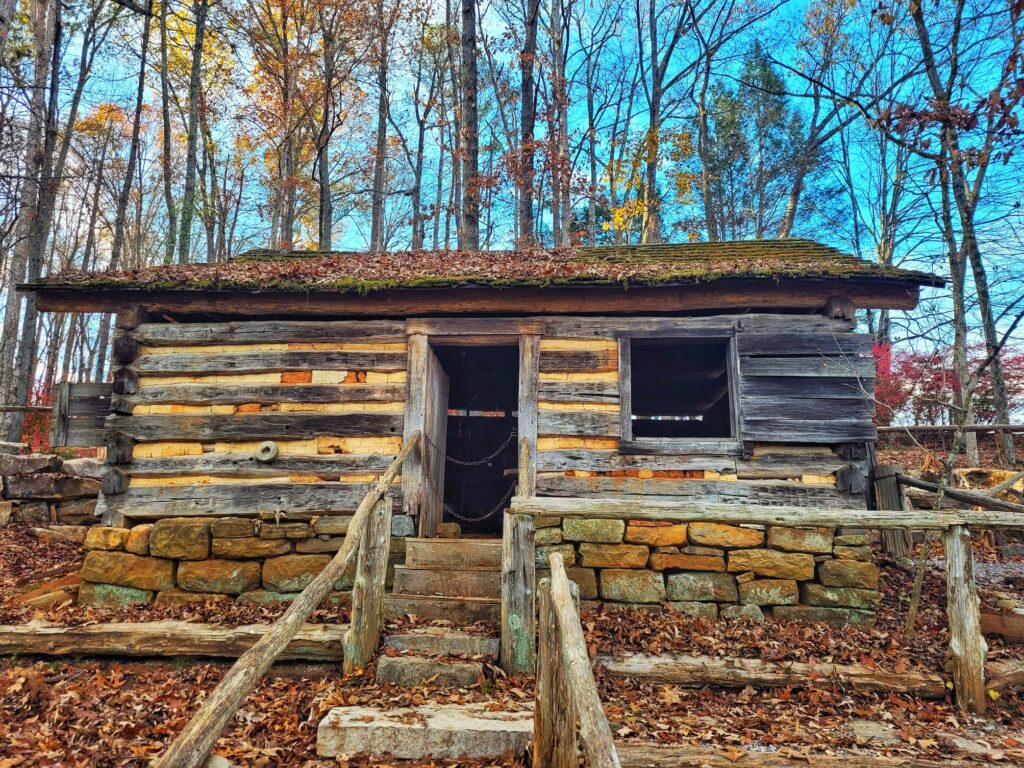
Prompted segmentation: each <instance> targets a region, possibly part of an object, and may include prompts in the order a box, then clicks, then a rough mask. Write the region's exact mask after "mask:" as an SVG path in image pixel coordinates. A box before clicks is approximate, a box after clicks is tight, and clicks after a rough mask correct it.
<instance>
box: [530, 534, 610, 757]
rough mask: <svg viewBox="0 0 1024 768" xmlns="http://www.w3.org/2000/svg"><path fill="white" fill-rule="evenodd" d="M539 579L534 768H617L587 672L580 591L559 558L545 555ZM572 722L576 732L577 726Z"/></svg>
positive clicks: (599, 704)
mask: <svg viewBox="0 0 1024 768" xmlns="http://www.w3.org/2000/svg"><path fill="white" fill-rule="evenodd" d="M550 562H551V577H550V578H544V579H541V581H540V587H539V591H538V593H537V597H538V604H539V606H540V646H539V649H538V654H537V685H536V694H535V697H534V710H533V718H534V720H533V722H534V725H533V737H534V745H533V765H534V768H578V766H580V765H581V763H580V757H579V756H580V752H581V751H582V753H583V756H584V757H585V758H586V764H587V765H588V766H590V768H619V766H620V765H621V763H620V762H619V756H618V753H617V752H616V751H615V744H614V740H613V737H612V731H611V728H609V726H608V719H607V718H606V717H605V714H604V708H603V707H602V706H601V697H600V695H599V694H598V692H597V683H596V682H594V675H593V672H592V671H591V668H590V657H589V656H588V654H587V645H586V641H585V640H584V638H583V627H582V626H581V625H580V617H579V591H578V589H577V587H576V585H575V584H573V583H572V582H570V581H569V578H568V577H567V576H566V573H565V564H564V563H563V562H562V556H561V555H560V554H559V553H557V552H555V553H553V554H552V555H551V557H550ZM577 723H578V724H579V725H578V728H577Z"/></svg>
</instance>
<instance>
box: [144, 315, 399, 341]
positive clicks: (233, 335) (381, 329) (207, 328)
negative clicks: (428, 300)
mask: <svg viewBox="0 0 1024 768" xmlns="http://www.w3.org/2000/svg"><path fill="white" fill-rule="evenodd" d="M132 335H133V336H134V337H135V338H136V339H137V340H138V341H139V342H140V343H142V344H144V345H146V346H149V347H179V346H180V347H187V346H201V345H204V344H277V343H282V342H313V343H315V342H321V343H342V342H347V341H359V342H362V341H375V342H381V343H390V342H399V341H405V324H404V323H403V322H402V321H400V320H334V321H330V320H327V321H308V320H299V321H296V320H272V319H266V320H257V321H237V322H228V323H143V324H142V325H139V326H138V327H137V328H135V330H134V331H133V332H132Z"/></svg>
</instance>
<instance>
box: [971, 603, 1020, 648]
mask: <svg viewBox="0 0 1024 768" xmlns="http://www.w3.org/2000/svg"><path fill="white" fill-rule="evenodd" d="M981 631H982V634H985V635H999V636H1000V637H1002V638H1003V639H1004V640H1005V641H1006V642H1007V643H1013V644H1019V643H1024V614H1022V613H1014V612H1012V611H1001V610H999V609H998V608H982V609H981Z"/></svg>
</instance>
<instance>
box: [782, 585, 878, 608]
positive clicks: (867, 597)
mask: <svg viewBox="0 0 1024 768" xmlns="http://www.w3.org/2000/svg"><path fill="white" fill-rule="evenodd" d="M879 599H880V596H879V593H878V592H876V591H875V590H873V589H858V588H857V587H828V586H825V585H824V584H815V583H813V582H807V583H805V584H801V585H800V602H802V603H807V605H821V606H826V607H830V608H860V609H862V610H867V611H874V610H877V609H878V601H879Z"/></svg>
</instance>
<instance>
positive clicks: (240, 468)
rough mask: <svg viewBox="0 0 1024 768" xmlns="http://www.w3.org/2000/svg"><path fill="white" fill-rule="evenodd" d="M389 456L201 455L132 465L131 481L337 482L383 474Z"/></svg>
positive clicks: (349, 454) (167, 458) (370, 454)
mask: <svg viewBox="0 0 1024 768" xmlns="http://www.w3.org/2000/svg"><path fill="white" fill-rule="evenodd" d="M391 459H392V456H390V455H388V454H383V453H343V454H329V455H324V456H278V457H277V458H276V459H274V461H272V462H270V463H264V462H261V461H256V459H255V457H254V455H253V454H252V453H203V454H200V455H198V456H172V457H166V458H154V459H135V460H133V461H132V464H131V469H130V474H131V476H132V477H174V476H176V475H212V476H214V477H281V476H282V475H316V476H318V477H321V478H323V479H324V480H337V479H338V478H340V477H345V476H347V475H362V474H367V473H371V472H382V471H384V470H385V469H387V467H388V464H390V463H391Z"/></svg>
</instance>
